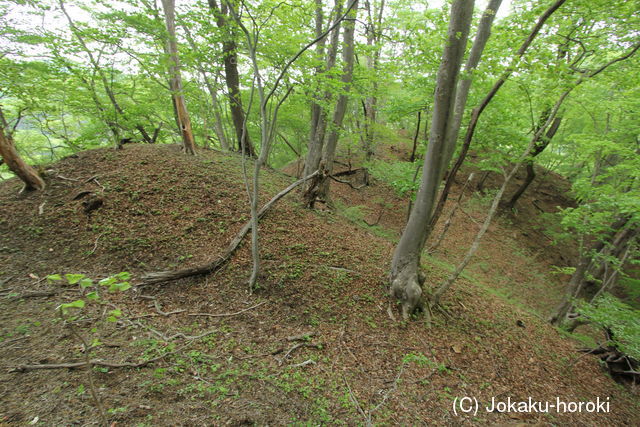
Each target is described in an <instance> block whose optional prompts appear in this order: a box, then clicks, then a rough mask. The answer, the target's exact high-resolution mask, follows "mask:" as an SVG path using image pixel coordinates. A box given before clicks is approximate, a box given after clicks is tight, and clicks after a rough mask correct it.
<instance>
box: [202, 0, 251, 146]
mask: <svg viewBox="0 0 640 427" xmlns="http://www.w3.org/2000/svg"><path fill="white" fill-rule="evenodd" d="M209 8H210V9H211V11H212V12H213V13H214V15H215V18H216V24H217V25H218V28H220V30H222V32H223V33H224V34H223V41H222V55H223V57H224V75H225V80H226V84H227V91H228V92H229V107H230V109H231V119H232V121H233V127H234V130H235V132H236V138H237V143H238V151H243V150H244V153H245V154H246V155H248V156H251V157H255V156H256V154H255V149H254V147H253V144H252V142H251V138H250V136H249V132H248V129H247V122H246V117H245V112H244V109H243V108H242V98H241V96H240V74H239V73H238V54H237V49H238V46H237V45H236V41H235V36H234V34H233V30H232V29H231V28H230V27H229V26H228V24H227V17H228V10H227V9H228V8H227V5H226V3H225V2H224V1H223V2H222V3H221V5H220V7H218V4H217V2H216V0H209Z"/></svg>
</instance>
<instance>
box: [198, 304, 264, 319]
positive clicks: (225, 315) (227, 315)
mask: <svg viewBox="0 0 640 427" xmlns="http://www.w3.org/2000/svg"><path fill="white" fill-rule="evenodd" d="M266 303H267V301H262V302H261V303H259V304H256V305H254V306H252V307H249V308H245V309H244V310H240V311H236V312H235V313H222V314H213V313H189V314H188V315H187V316H207V317H231V316H237V315H238V314H242V313H244V312H245V311H249V310H253V309H254V308H256V307H260V306H261V305H263V304H266Z"/></svg>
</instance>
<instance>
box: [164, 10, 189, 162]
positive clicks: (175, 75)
mask: <svg viewBox="0 0 640 427" xmlns="http://www.w3.org/2000/svg"><path fill="white" fill-rule="evenodd" d="M162 8H163V10H164V18H165V23H166V26H167V32H168V33H169V41H168V43H167V47H168V50H169V61H170V65H169V75H170V80H169V85H170V88H171V97H172V98H173V100H174V102H175V108H176V112H177V119H178V123H179V126H180V134H181V136H182V148H183V149H184V151H185V153H187V154H192V155H194V154H195V153H196V142H195V138H194V136H193V130H192V129H191V119H190V118H189V112H188V111H187V104H186V102H185V99H184V93H183V91H182V76H181V75H180V61H179V58H178V43H177V40H176V10H175V0H162Z"/></svg>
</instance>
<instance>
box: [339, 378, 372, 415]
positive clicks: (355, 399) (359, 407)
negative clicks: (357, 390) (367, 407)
mask: <svg viewBox="0 0 640 427" xmlns="http://www.w3.org/2000/svg"><path fill="white" fill-rule="evenodd" d="M342 381H344V384H345V385H346V386H347V390H349V398H350V399H351V401H352V402H353V404H354V405H356V409H358V412H360V415H362V417H363V418H364V420H365V423H366V425H367V426H369V425H371V419H370V417H368V416H367V414H365V412H364V410H363V409H362V406H360V402H359V401H358V398H357V397H356V396H355V395H354V394H353V391H351V386H350V385H349V382H348V381H347V378H345V376H344V374H343V375H342Z"/></svg>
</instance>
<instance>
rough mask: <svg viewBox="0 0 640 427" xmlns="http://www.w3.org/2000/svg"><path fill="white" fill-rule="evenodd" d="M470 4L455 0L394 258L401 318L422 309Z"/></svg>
mask: <svg viewBox="0 0 640 427" xmlns="http://www.w3.org/2000/svg"><path fill="white" fill-rule="evenodd" d="M473 3H474V2H473V1H468V0H455V1H454V2H453V4H452V6H451V18H450V21H449V30H448V33H447V42H446V44H445V47H444V52H443V54H442V61H441V62H440V68H439V69H438V75H437V80H436V93H435V100H434V109H433V117H432V122H431V129H430V135H429V146H428V149H427V153H426V155H425V158H424V166H423V168H422V181H421V184H420V189H419V190H418V194H417V196H416V202H415V204H414V206H413V208H412V209H411V214H410V215H409V220H408V221H407V225H406V227H405V229H404V232H403V233H402V237H401V238H400V242H399V243H398V245H397V246H396V249H395V251H394V254H393V262H392V266H391V274H390V282H391V294H392V295H393V296H395V298H397V299H398V300H399V301H400V303H401V308H402V317H403V318H404V319H408V318H409V316H410V315H411V314H412V313H413V312H414V311H415V310H416V309H417V308H420V307H421V306H422V286H421V285H422V282H423V281H424V280H422V279H421V277H420V275H419V266H420V257H421V254H422V249H423V247H424V244H425V241H426V239H427V237H428V236H429V233H430V232H431V228H430V227H429V222H430V219H431V214H432V211H433V207H434V204H435V201H436V194H437V191H438V187H439V184H440V180H441V177H442V173H443V169H444V167H445V165H444V162H443V160H444V155H445V152H446V151H445V150H446V147H445V142H446V141H445V135H447V134H448V132H449V130H448V128H449V126H451V125H452V121H453V120H452V119H453V113H454V100H455V96H456V86H457V81H458V75H459V73H460V66H461V64H462V57H463V55H464V51H465V47H466V43H467V37H468V35H469V27H470V25H471V15H472V13H473Z"/></svg>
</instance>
